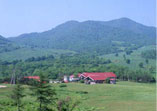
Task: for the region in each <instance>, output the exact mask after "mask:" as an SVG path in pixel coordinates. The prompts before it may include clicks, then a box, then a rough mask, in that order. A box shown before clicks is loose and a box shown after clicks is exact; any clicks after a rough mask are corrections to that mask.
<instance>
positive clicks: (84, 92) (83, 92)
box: [76, 91, 88, 94]
mask: <svg viewBox="0 0 157 111" xmlns="http://www.w3.org/2000/svg"><path fill="white" fill-rule="evenodd" d="M76 93H79V94H88V92H87V91H76Z"/></svg>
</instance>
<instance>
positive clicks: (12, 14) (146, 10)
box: [0, 0, 156, 37]
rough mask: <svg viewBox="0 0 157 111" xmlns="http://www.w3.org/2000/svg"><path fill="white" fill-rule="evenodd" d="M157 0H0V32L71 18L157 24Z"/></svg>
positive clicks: (44, 27) (30, 28)
mask: <svg viewBox="0 0 157 111" xmlns="http://www.w3.org/2000/svg"><path fill="white" fill-rule="evenodd" d="M155 2H156V0H0V35H2V36H4V37H13V36H18V35H20V34H23V33H30V32H42V31H46V30H50V29H52V28H54V27H55V26H57V25H59V24H61V23H64V22H66V21H69V20H77V21H80V22H82V21H86V20H97V21H99V20H100V21H108V20H113V19H117V18H122V17H127V18H130V19H132V20H134V21H136V22H139V23H142V24H144V25H147V26H155V25H156V22H155V20H156V15H155V14H156V13H155V12H156V3H155Z"/></svg>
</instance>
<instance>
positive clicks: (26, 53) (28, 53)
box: [0, 48, 75, 61]
mask: <svg viewBox="0 0 157 111" xmlns="http://www.w3.org/2000/svg"><path fill="white" fill-rule="evenodd" d="M64 53H75V52H73V51H68V50H55V49H41V48H40V49H39V48H35V49H29V48H22V49H18V50H15V51H11V52H5V53H0V59H1V60H7V61H8V60H9V61H12V60H16V59H22V60H24V59H27V58H30V57H39V56H47V55H55V56H57V55H60V54H64Z"/></svg>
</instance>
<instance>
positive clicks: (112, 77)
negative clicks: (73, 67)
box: [79, 72, 116, 84]
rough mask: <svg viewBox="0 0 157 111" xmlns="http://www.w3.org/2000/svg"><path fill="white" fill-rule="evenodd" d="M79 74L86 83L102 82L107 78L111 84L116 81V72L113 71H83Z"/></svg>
mask: <svg viewBox="0 0 157 111" xmlns="http://www.w3.org/2000/svg"><path fill="white" fill-rule="evenodd" d="M79 76H80V79H82V80H84V82H85V83H86V84H95V83H104V81H105V80H107V79H109V81H110V83H111V84H115V83H116V74H114V73H113V72H90V73H89V72H85V73H82V74H81V75H79Z"/></svg>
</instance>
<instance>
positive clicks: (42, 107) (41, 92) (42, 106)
mask: <svg viewBox="0 0 157 111" xmlns="http://www.w3.org/2000/svg"><path fill="white" fill-rule="evenodd" d="M31 89H32V90H33V92H34V96H36V100H37V101H38V102H39V108H38V111H52V108H51V107H50V105H54V103H55V101H56V92H55V90H54V89H53V88H52V86H50V85H49V84H48V83H47V82H46V77H45V76H44V75H43V74H40V81H38V82H36V84H35V85H34V86H33V87H32V88H31Z"/></svg>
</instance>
